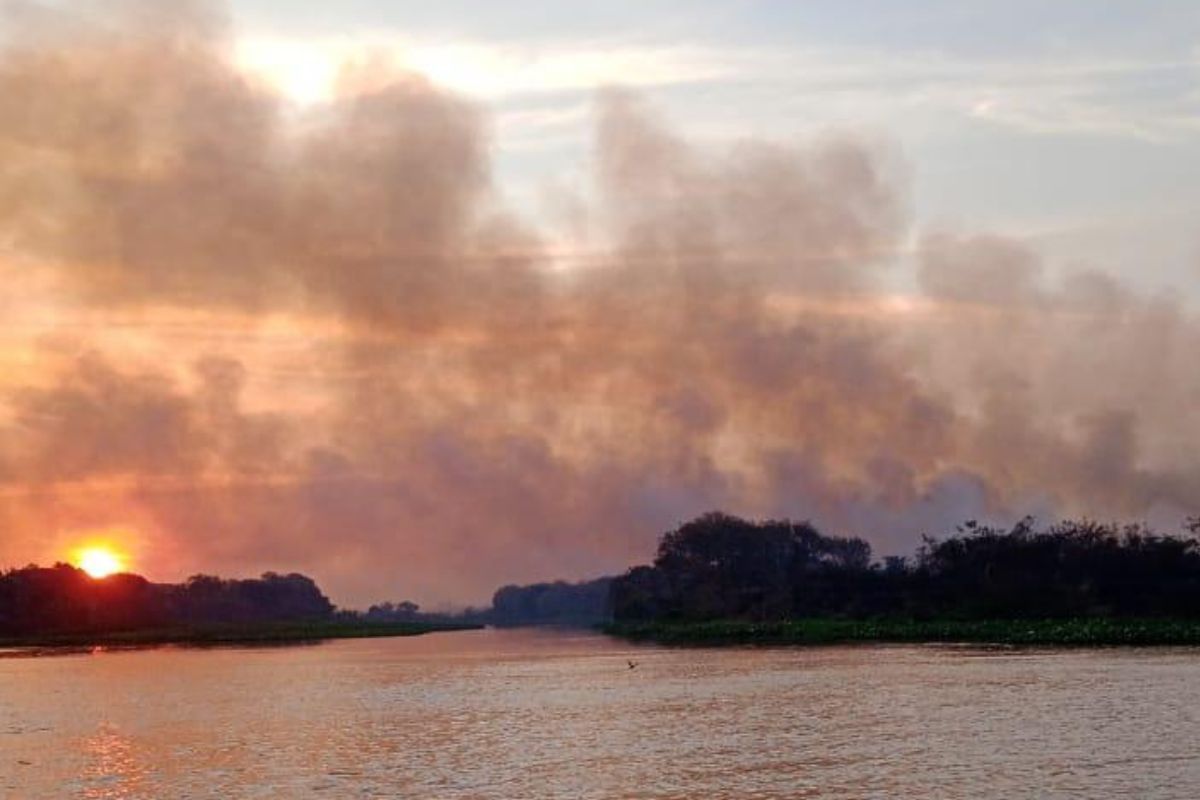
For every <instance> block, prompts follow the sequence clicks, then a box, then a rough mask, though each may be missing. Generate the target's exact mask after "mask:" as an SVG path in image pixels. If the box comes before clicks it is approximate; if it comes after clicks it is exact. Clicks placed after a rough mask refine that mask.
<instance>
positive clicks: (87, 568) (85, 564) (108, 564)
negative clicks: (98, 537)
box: [75, 545, 125, 578]
mask: <svg viewBox="0 0 1200 800" xmlns="http://www.w3.org/2000/svg"><path fill="white" fill-rule="evenodd" d="M75 566H77V567H79V568H80V569H81V570H83V571H84V572H86V573H87V574H88V575H90V576H92V577H93V578H107V577H108V576H109V575H114V574H116V573H118V572H122V571H123V570H124V569H125V558H124V556H122V555H121V554H119V553H117V552H116V551H115V550H113V549H112V548H111V547H108V546H107V545H92V546H89V547H84V548H81V549H80V550H79V551H78V552H77V553H76V555H75Z"/></svg>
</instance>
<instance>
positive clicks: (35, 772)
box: [0, 630, 1200, 798]
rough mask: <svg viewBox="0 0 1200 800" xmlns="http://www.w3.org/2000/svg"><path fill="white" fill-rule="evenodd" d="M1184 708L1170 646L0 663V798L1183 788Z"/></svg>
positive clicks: (481, 638) (531, 647) (313, 649)
mask: <svg viewBox="0 0 1200 800" xmlns="http://www.w3.org/2000/svg"><path fill="white" fill-rule="evenodd" d="M630 660H632V661H634V662H635V663H636V664H637V666H636V668H635V669H630V668H629V666H628V662H629V661H630ZM1098 698H1103V699H1102V700H1099V699H1098ZM1198 707H1200V659H1196V658H1195V653H1194V652H1193V651H1189V650H1177V649H1153V650H1137V651H1132V650H1060V651H1030V650H981V649H976V648H959V647H935V646H928V647H876V646H863V647H832V648H817V649H741V648H736V649H719V650H709V649H665V648H658V647H648V646H646V647H643V646H633V645H629V644H625V643H621V642H618V641H615V640H610V639H607V638H604V637H600V636H595V635H591V634H586V633H561V632H553V631H535V630H517V631H497V630H486V631H475V632H466V633H454V634H437V635H430V636H421V637H413V638H403V639H386V640H357V641H339V642H331V643H328V644H322V645H315V646H309V647H298V648H295V647H292V648H268V649H213V650H204V649H170V648H166V649H157V650H143V651H127V652H100V653H95V654H81V655H75V656H60V657H52V658H51V657H45V658H41V657H37V658H4V659H0V796H3V797H6V798H53V797H85V798H161V797H239V798H242V797H322V796H324V797H421V798H429V797H437V798H514V797H541V798H549V797H560V798H602V797H603V798H611V797H638V798H682V797H707V798H734V797H737V798H747V797H758V798H799V797H812V798H860V797H979V796H983V795H986V796H992V797H1031V796H1038V797H1106V796H1107V797H1113V796H1128V797H1142V798H1171V797H1178V798H1185V797H1191V796H1193V793H1192V792H1190V791H1189V790H1188V789H1187V787H1188V786H1195V785H1196V784H1197V781H1200V759H1198V758H1197V755H1196V750H1195V746H1194V743H1195V741H1196V740H1197V735H1200V719H1198V714H1197V711H1196V709H1197V708H1198Z"/></svg>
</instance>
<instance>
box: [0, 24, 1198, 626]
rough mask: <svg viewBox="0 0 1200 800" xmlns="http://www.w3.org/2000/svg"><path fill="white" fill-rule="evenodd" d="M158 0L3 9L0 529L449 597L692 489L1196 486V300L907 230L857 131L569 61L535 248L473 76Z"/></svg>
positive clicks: (849, 519) (776, 502)
mask: <svg viewBox="0 0 1200 800" xmlns="http://www.w3.org/2000/svg"><path fill="white" fill-rule="evenodd" d="M171 5H172V8H173V9H175V4H171ZM160 6H161V4H153V3H136V2H134V3H127V4H124V5H123V9H122V10H121V11H120V13H116V14H113V13H107V14H93V15H91V16H88V15H87V14H84V13H76V14H73V15H70V18H64V16H63V12H51V11H47V10H45V9H37V8H30V7H26V8H24V9H23V10H22V11H20V12H19V13H17V12H13V13H11V14H10V17H9V20H8V30H9V34H8V36H7V39H6V43H5V44H4V45H3V49H2V50H0V247H2V248H3V249H2V250H0V252H2V253H3V256H2V260H3V263H0V276H2V277H4V279H5V281H6V286H7V287H8V288H7V289H6V293H11V294H9V296H7V297H0V311H3V312H4V313H5V314H6V316H8V317H9V318H10V320H11V325H10V326H9V327H8V330H7V331H6V332H5V333H4V334H3V335H2V336H0V363H3V364H4V367H5V368H4V372H5V375H4V377H3V378H2V379H0V393H2V398H0V399H2V403H3V409H4V412H3V416H0V434H2V435H0V530H3V531H4V535H3V537H2V538H0V561H4V562H14V563H16V562H22V563H23V562H25V561H29V560H34V559H39V560H54V559H55V558H60V557H61V553H62V552H63V548H64V546H65V543H67V542H69V541H71V540H72V537H77V536H79V535H81V534H82V533H85V532H88V531H93V530H103V529H114V528H120V529H122V531H124V532H125V533H124V535H126V536H127V537H129V539H130V540H131V546H132V547H134V548H135V550H136V553H135V557H136V562H137V563H138V565H139V566H140V567H142V568H143V570H144V571H146V572H148V573H150V574H152V575H159V576H161V577H162V578H176V577H180V576H181V575H184V574H189V573H191V572H196V571H201V570H204V571H220V572H225V573H236V574H242V573H246V572H253V571H258V570H262V569H269V568H276V569H284V570H291V569H300V570H304V571H307V572H310V573H311V574H313V575H314V576H315V577H316V578H318V579H319V580H320V581H321V582H322V584H323V585H326V586H327V587H328V588H329V589H330V590H331V593H332V594H333V595H334V597H335V599H337V600H339V601H342V602H350V603H361V602H364V601H367V600H371V599H379V598H383V597H393V598H396V597H414V598H416V599H420V600H423V601H432V602H444V601H478V600H481V599H483V598H485V597H486V596H488V595H489V594H490V592H491V590H492V589H493V588H494V587H495V586H497V585H499V584H501V583H505V582H513V581H530V580H537V579H543V578H548V577H558V576H562V577H571V578H578V577H585V576H591V575H596V574H602V573H606V572H613V571H616V570H620V569H623V568H624V567H625V566H627V565H628V564H630V563H632V562H635V561H638V560H642V559H645V558H646V557H647V556H648V555H649V553H650V552H651V548H652V547H653V543H654V542H655V540H656V537H657V535H658V533H660V532H661V531H662V530H663V529H665V528H666V527H669V526H671V525H674V524H676V523H678V522H679V521H681V520H683V519H686V518H688V517H690V516H692V515H694V514H696V513H699V512H701V511H704V510H707V509H710V508H714V507H721V508H724V509H726V510H728V511H731V512H734V513H740V514H746V515H790V516H794V517H798V518H810V519H812V520H813V521H814V522H816V523H817V524H818V525H821V526H825V527H827V528H829V529H830V530H831V532H836V533H851V534H857V535H863V536H865V537H866V538H868V539H869V540H871V541H872V542H873V543H874V544H875V545H876V549H877V552H882V553H902V552H905V551H907V550H908V549H910V548H911V547H912V546H913V544H914V543H915V542H916V541H917V540H918V537H919V535H920V534H921V533H922V532H933V533H937V532H940V531H943V530H945V529H946V528H947V526H949V525H952V524H953V523H956V522H959V521H961V520H963V519H965V518H968V517H986V518H995V519H1003V518H1008V517H1013V516H1019V515H1023V514H1025V513H1030V512H1033V513H1038V514H1042V515H1043V516H1054V515H1059V514H1079V513H1086V514H1090V515H1093V516H1098V517H1103V518H1108V517H1112V516H1121V517H1133V518H1150V519H1151V520H1155V521H1160V522H1166V523H1168V524H1170V525H1172V526H1173V525H1174V524H1176V523H1177V522H1178V521H1179V520H1181V519H1182V517H1183V516H1185V515H1186V514H1188V513H1195V512H1196V511H1197V510H1200V456H1198V455H1197V453H1196V452H1195V449H1194V447H1193V446H1192V445H1191V443H1194V442H1195V441H1197V440H1198V438H1200V402H1197V401H1198V400H1200V372H1197V371H1196V370H1195V369H1194V354H1195V353H1196V352H1198V348H1200V325H1198V324H1197V321H1196V319H1195V317H1194V316H1193V315H1192V314H1191V313H1190V312H1189V311H1188V310H1187V309H1186V308H1185V307H1183V306H1181V305H1180V304H1179V303H1177V302H1174V301H1172V300H1170V299H1168V298H1148V297H1144V296H1141V295H1138V294H1136V293H1134V292H1133V291H1131V290H1129V289H1127V288H1125V287H1124V286H1122V285H1121V283H1120V282H1119V281H1117V280H1116V279H1114V278H1112V277H1110V276H1107V275H1104V274H1098V273H1079V274H1076V275H1074V276H1072V277H1069V278H1067V279H1065V280H1061V281H1052V280H1051V279H1050V278H1049V277H1048V275H1049V271H1048V270H1046V269H1045V265H1044V264H1043V263H1042V261H1041V258H1040V257H1039V255H1038V254H1037V253H1036V252H1035V251H1033V250H1030V249H1028V248H1027V247H1025V246H1024V245H1022V244H1021V243H1020V242H1015V241H1010V240H1006V239H1004V238H1000V237H995V236H989V235H986V234H962V233H952V232H925V231H916V232H914V231H913V230H912V224H911V222H910V221H909V220H908V218H907V215H906V210H905V186H904V182H903V180H902V179H901V178H899V177H898V174H899V173H900V172H901V170H899V169H897V167H896V164H895V163H894V160H895V159H894V157H893V156H892V155H891V154H890V153H888V152H886V151H881V150H880V149H879V147H878V146H877V145H875V144H873V143H870V142H866V141H859V140H857V139H856V138H854V137H853V136H850V135H846V136H836V137H835V136H830V137H825V138H823V139H820V140H817V141H813V142H810V143H809V144H807V145H805V146H780V145H774V144H770V143H762V142H744V143H739V144H735V145H732V146H730V147H728V148H726V149H725V150H723V151H721V152H713V151H712V150H702V149H699V148H695V147H693V146H691V145H689V143H688V142H687V141H686V140H685V139H684V138H681V137H680V136H679V135H677V134H676V133H674V132H672V131H671V130H670V129H669V126H666V125H665V124H663V123H662V122H660V121H659V120H658V119H657V118H656V117H655V114H654V112H653V110H652V109H648V108H646V107H645V106H644V105H643V104H642V103H641V102H640V101H639V100H638V98H636V97H633V96H630V95H627V94H623V93H620V92H611V93H606V94H603V95H602V96H600V97H599V98H598V99H597V103H596V118H597V124H596V133H595V147H594V154H593V159H592V164H591V170H592V175H593V177H594V186H593V187H592V188H591V190H590V191H589V192H588V193H587V200H586V201H581V202H583V203H584V205H586V215H587V220H588V225H587V229H588V231H589V234H588V236H587V238H586V239H583V238H580V239H579V240H577V241H574V242H573V243H572V246H571V247H570V248H567V249H566V251H565V252H564V249H563V248H562V247H560V246H555V247H550V246H548V245H547V244H546V243H547V242H548V241H549V237H548V236H547V235H545V234H544V233H542V232H540V231H539V230H538V222H537V221H536V220H522V219H520V218H518V217H517V216H516V215H514V214H513V213H512V212H511V211H508V210H506V209H505V208H504V207H503V204H502V203H501V202H500V200H499V199H498V196H499V192H498V191H497V187H496V186H495V185H494V184H493V182H492V178H491V175H490V165H489V141H488V133H487V114H486V112H485V111H484V110H483V109H480V108H477V107H475V106H473V105H472V104H471V103H469V102H467V101H465V100H463V99H461V98H458V97H455V96H453V95H450V94H448V93H446V92H444V91H441V90H439V89H438V88H437V87H436V86H433V85H431V84H430V83H429V82H428V81H426V80H424V79H422V78H421V77H420V76H416V75H410V74H402V73H397V72H395V71H393V68H392V67H389V66H387V65H386V64H385V63H383V62H381V61H379V60H375V59H372V58H370V57H369V56H365V57H364V58H363V59H362V60H361V61H360V62H359V63H356V64H351V65H348V66H347V68H346V69H345V70H344V72H343V74H342V77H341V79H340V81H339V90H338V93H337V95H336V97H335V98H334V99H332V100H331V101H329V102H328V103H323V104H320V105H319V106H316V107H313V108H310V109H307V110H297V109H295V108H294V107H291V106H289V105H288V104H287V103H286V102H285V100H284V99H283V98H281V97H280V96H279V95H278V93H277V92H275V91H274V90H273V89H272V88H270V87H269V86H267V85H265V84H263V83H261V82H256V81H255V79H253V78H252V77H249V76H247V75H246V74H244V73H243V72H241V71H239V69H238V68H237V67H235V66H234V62H233V59H232V58H231V52H232V37H231V34H230V31H229V30H228V27H227V26H226V25H225V24H223V23H222V21H221V15H220V14H218V13H215V12H213V11H212V10H211V9H210V8H208V7H207V6H205V5H203V4H199V5H191V4H186V7H185V9H184V10H183V11H179V10H177V9H175V10H172V11H170V12H168V11H163V10H162V8H161V7H160ZM913 240H916V241H918V243H919V244H918V246H917V254H916V262H917V267H916V272H915V274H914V275H911V276H908V277H909V278H911V280H912V282H913V285H914V286H915V287H916V289H915V290H914V291H912V292H906V293H904V294H901V295H898V294H897V293H896V292H895V291H894V289H892V288H889V287H894V286H896V285H904V284H905V276H904V275H903V274H901V271H903V270H905V269H907V267H905V266H904V264H906V263H907V262H906V260H905V259H904V258H901V256H902V255H903V254H904V253H905V251H906V249H907V248H908V247H909V242H910V241H913Z"/></svg>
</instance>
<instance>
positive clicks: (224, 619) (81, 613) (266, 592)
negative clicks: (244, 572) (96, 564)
mask: <svg viewBox="0 0 1200 800" xmlns="http://www.w3.org/2000/svg"><path fill="white" fill-rule="evenodd" d="M333 613H334V607H333V604H332V603H330V602H329V599H328V598H327V597H326V596H325V595H324V594H322V593H321V590H320V589H319V588H317V585H316V583H314V582H313V581H312V579H310V578H307V577H305V576H303V575H297V574H291V575H278V574H276V573H274V572H268V573H266V574H264V575H263V576H262V577H261V578H256V579H250V580H224V579H221V578H216V577H213V576H210V575H196V576H194V577H192V578H189V579H188V580H187V581H185V582H184V583H181V584H164V583H151V582H150V581H148V580H146V579H145V578H143V577H141V576H140V575H111V576H109V577H107V578H104V579H102V580H97V579H94V578H92V577H90V576H88V574H87V573H85V572H83V571H82V570H79V569H76V568H75V567H72V566H70V565H67V564H56V565H55V566H53V567H47V568H42V567H35V566H30V567H25V568H23V569H14V570H9V571H8V572H6V573H4V574H3V575H0V637H3V638H12V637H22V636H29V635H35V634H36V635H39V636H43V635H63V634H81V633H101V632H112V631H128V630H145V629H162V628H169V627H173V626H188V627H197V626H206V625H209V626H211V625H248V624H261V623H280V622H295V621H302V620H303V621H312V620H328V619H331V618H332V616H333Z"/></svg>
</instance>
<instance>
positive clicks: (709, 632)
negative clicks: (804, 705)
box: [600, 619, 1200, 647]
mask: <svg viewBox="0 0 1200 800" xmlns="http://www.w3.org/2000/svg"><path fill="white" fill-rule="evenodd" d="M600 630H601V631H603V632H604V633H606V634H608V635H610V636H615V637H618V638H622V639H627V640H630V641H645V642H655V643H658V644H667V645H696V646H732V645H830V644H852V643H908V644H923V643H930V644H932V643H941V644H956V643H961V644H996V645H1044V646H1061V647H1086V646H1122V645H1123V646H1152V645H1200V620H1170V619H1054V620H886V619H884V620H847V619H801V620H788V621H784V622H742V621H736V620H728V621H713V622H616V623H609V624H607V625H603V626H600Z"/></svg>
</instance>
